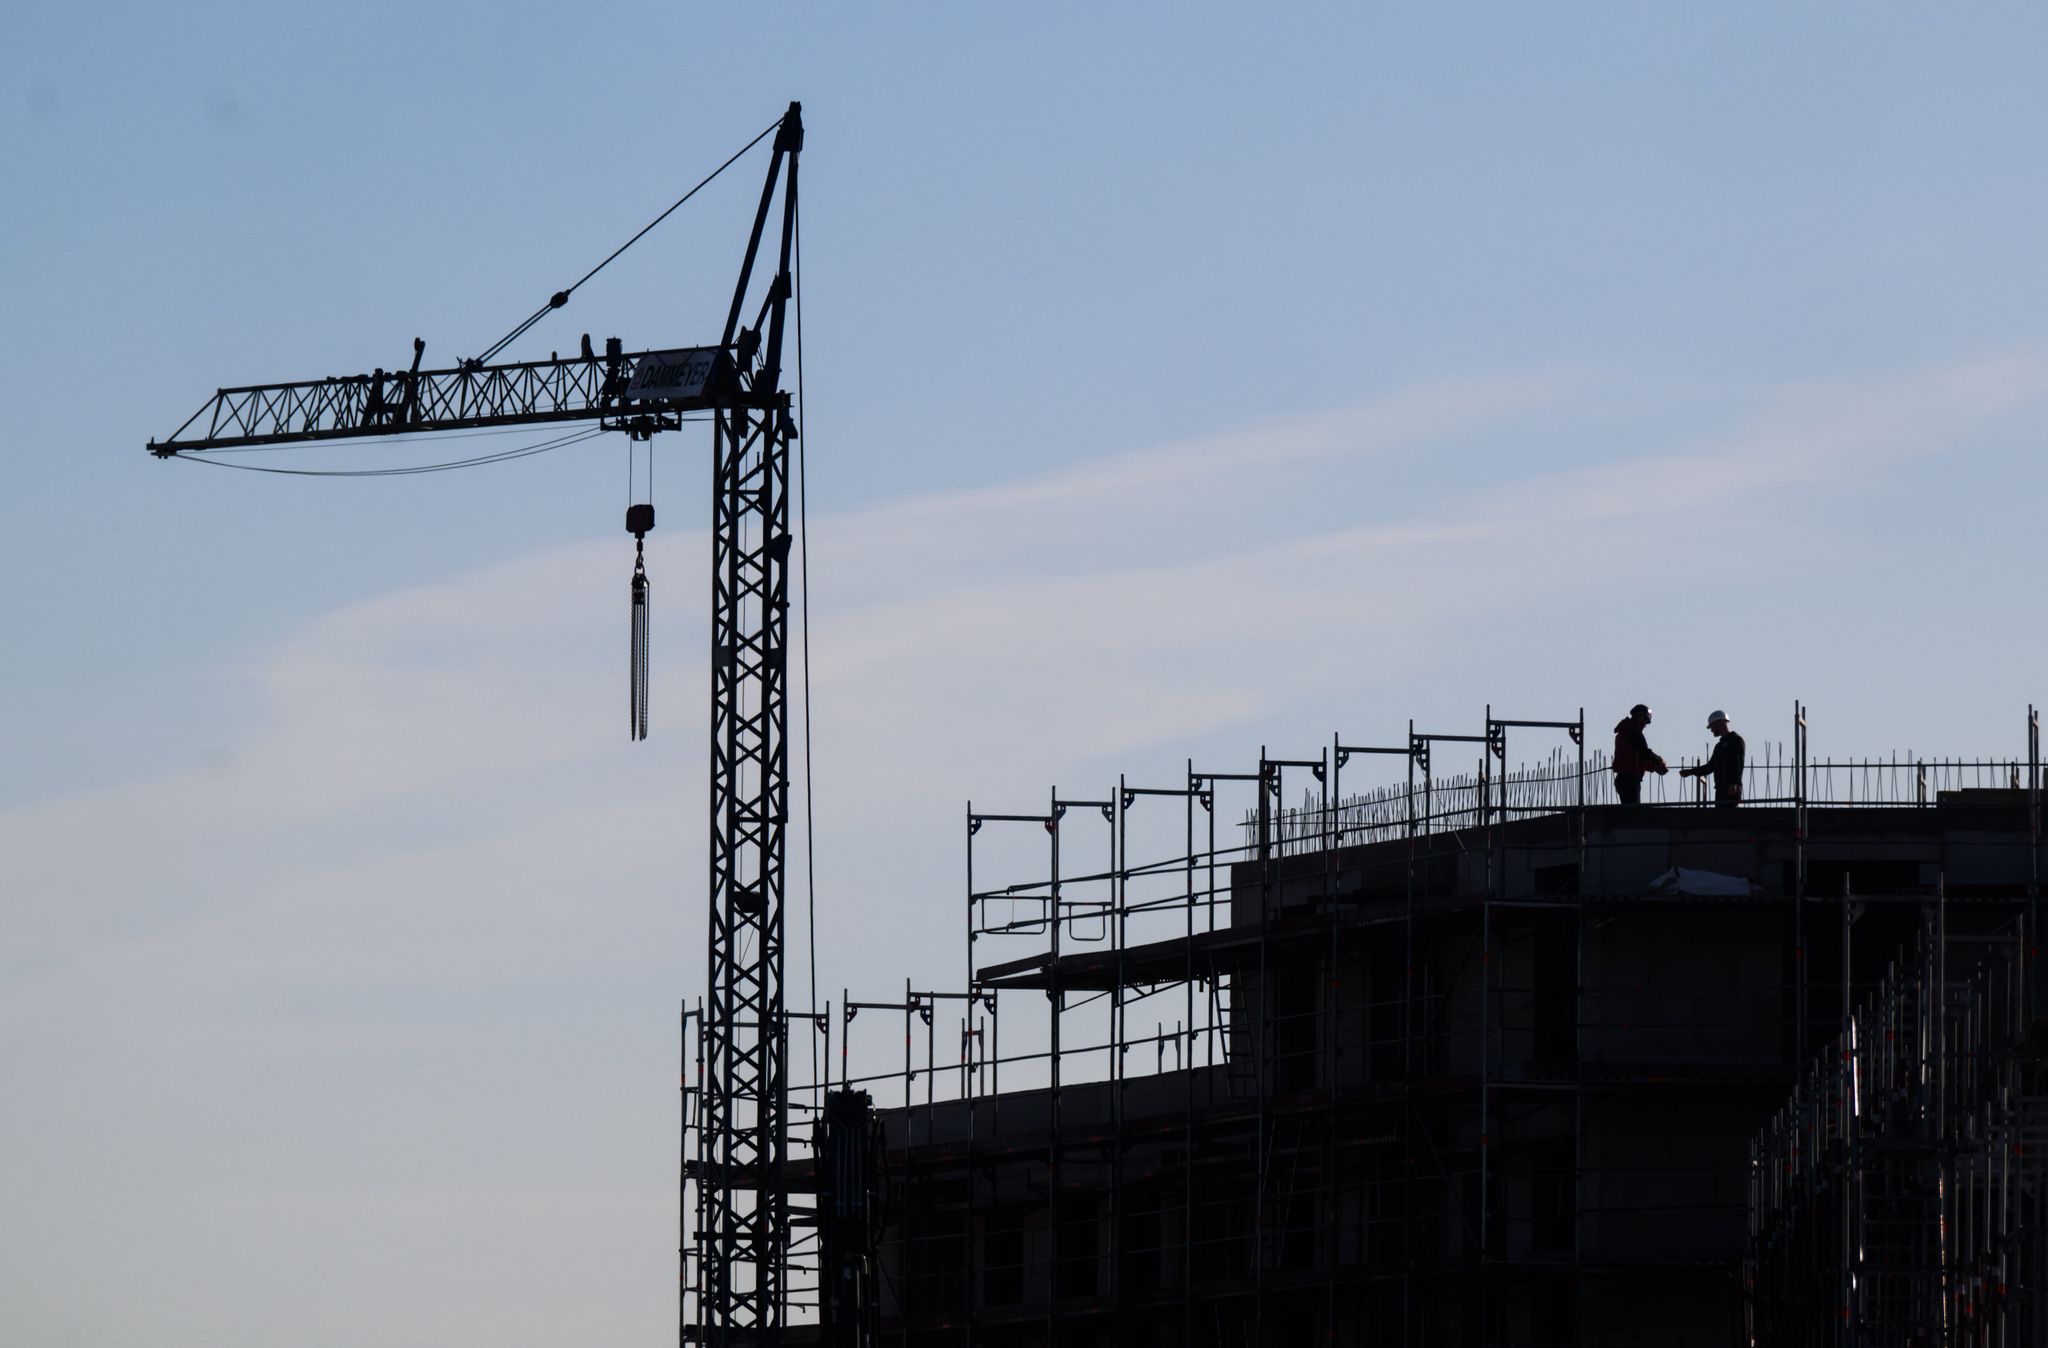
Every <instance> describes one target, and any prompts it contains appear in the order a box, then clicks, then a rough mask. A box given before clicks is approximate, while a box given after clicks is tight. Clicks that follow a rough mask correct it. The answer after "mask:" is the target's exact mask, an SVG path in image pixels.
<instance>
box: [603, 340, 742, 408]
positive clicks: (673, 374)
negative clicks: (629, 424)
mask: <svg viewBox="0 0 2048 1348" xmlns="http://www.w3.org/2000/svg"><path fill="white" fill-rule="evenodd" d="M721 354H722V352H721V351H720V349H719V348H718V347H715V346H697V347H691V348H689V349H688V350H685V351H650V352H648V353H647V354H646V355H644V356H642V357H640V359H639V361H638V362H636V363H635V364H634V366H633V377H632V378H631V379H630V380H628V381H627V383H626V401H627V402H629V403H630V402H665V401H667V400H669V399H673V398H700V397H702V396H703V395H704V392H705V390H706V389H707V388H709V387H710V384H711V375H712V372H713V371H714V370H716V369H717V368H718V357H719V356H720V355H721Z"/></svg>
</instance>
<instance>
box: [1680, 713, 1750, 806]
mask: <svg viewBox="0 0 2048 1348" xmlns="http://www.w3.org/2000/svg"><path fill="white" fill-rule="evenodd" d="M1707 729H1709V730H1711V731H1713V732H1714V752H1713V755H1712V757H1710V758H1708V759H1707V761H1706V762H1704V763H1702V764H1700V765H1699V766H1698V767H1692V768H1680V769H1679V770H1678V775H1679V776H1681V777H1705V776H1707V775H1708V774H1709V773H1711V774H1713V778H1714V805H1715V807H1716V808H1717V809H1723V810H1732V809H1734V808H1735V807H1736V806H1738V805H1740V804H1742V754H1743V747H1744V746H1743V743H1742V736H1740V735H1738V734H1736V733H1735V732H1734V731H1733V730H1730V729H1729V728H1728V713H1727V712H1725V711H1717V712H1715V713H1714V714H1713V715H1711V716H1709V717H1708V718H1707Z"/></svg>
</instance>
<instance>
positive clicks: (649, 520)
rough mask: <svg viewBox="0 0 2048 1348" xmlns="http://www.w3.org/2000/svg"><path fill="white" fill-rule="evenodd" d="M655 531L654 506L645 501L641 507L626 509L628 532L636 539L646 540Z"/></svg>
mask: <svg viewBox="0 0 2048 1348" xmlns="http://www.w3.org/2000/svg"><path fill="white" fill-rule="evenodd" d="M653 530H654V505H653V503H652V502H649V501H643V502H641V503H640V504H639V505H629V506H627V507H626V532H627V533H629V534H631V535H633V537H635V538H645V537H647V535H648V534H649V533H652V532H653Z"/></svg>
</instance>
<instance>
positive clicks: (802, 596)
mask: <svg viewBox="0 0 2048 1348" xmlns="http://www.w3.org/2000/svg"><path fill="white" fill-rule="evenodd" d="M793 174H794V171H792V177H791V182H792V183H794V182H795V178H794V176H793ZM789 210H790V216H791V221H790V234H791V236H792V242H793V246H794V248H795V257H794V259H793V262H792V265H791V268H790V270H791V271H792V272H794V273H795V274H794V275H793V276H791V277H790V287H789V288H790V298H791V300H793V301H794V302H795V305H796V432H797V433H796V538H797V590H796V604H797V608H796V611H797V621H798V624H799V627H800V630H801V634H802V636H803V643H804V663H803V709H804V921H805V923H806V924H807V926H808V928H809V934H810V940H809V946H810V949H809V964H810V976H811V1003H810V1005H811V1010H812V1012H813V1013H815V1012H816V1011H817V1009H818V861H817V855H818V853H817V830H816V828H815V827H814V825H813V822H812V812H811V773H812V764H813V762H814V761H815V760H814V759H813V758H812V756H811V530H810V496H811V493H810V488H809V486H808V485H807V484H806V483H805V481H804V441H805V440H806V439H808V438H809V436H810V433H811V423H810V422H809V421H808V420H807V419H806V418H805V416H804V229H803V212H802V210H801V209H800V207H799V205H798V203H797V202H795V201H791V202H790V204H789ZM818 1052H819V1046H818V1036H817V1035H815V1034H813V1035H812V1036H811V1055H812V1056H811V1080H812V1081H821V1080H822V1079H823V1074H822V1072H821V1070H820V1069H821V1068H824V1067H829V1066H830V1064H829V1063H820V1061H819V1060H818V1056H817V1055H818Z"/></svg>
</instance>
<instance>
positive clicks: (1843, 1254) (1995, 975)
mask: <svg viewBox="0 0 2048 1348" xmlns="http://www.w3.org/2000/svg"><path fill="white" fill-rule="evenodd" d="M1841 914H1842V917H1841V920H1842V923H1843V931H1844V936H1843V939H1844V942H1845V949H1846V948H1847V942H1848V941H1849V939H1850V936H1849V932H1850V930H1851V927H1852V924H1853V922H1854V921H1855V919H1856V915H1857V905H1856V904H1855V903H1854V902H1853V901H1851V902H1844V903H1843V905H1842V907H1841ZM2028 931H2029V928H2028V927H2027V926H2026V921H2025V919H2024V918H2020V919H2015V920H2014V921H2012V922H2011V923H2009V924H2007V925H2006V926H2005V927H2003V928H2001V929H1999V930H1996V931H1993V932H1988V933H1970V934H1959V933H1955V932H1952V931H1950V930H1949V928H1948V922H1947V913H1946V911H1945V905H1942V904H1939V903H1937V905H1936V906H1935V908H1934V910H1933V911H1932V912H1930V913H1929V914H1928V915H1927V918H1926V925H1925V926H1924V928H1923V929H1922V931H1921V932H1920V934H1919V936H1918V937H1917V939H1916V941H1915V943H1914V945H1913V947H1912V949H1911V950H1910V951H1908V952H1906V953H1905V954H1904V955H1902V957H1901V958H1900V959H1899V960H1898V961H1897V962H1896V963H1895V964H1893V965H1892V966H1891V967H1890V968H1889V969H1888V970H1887V971H1886V973H1885V976H1884V978H1883V979H1882V980H1881V981H1880V982H1879V983H1878V985H1877V987H1876V988H1875V989H1873V990H1872V991H1871V992H1870V993H1869V995H1868V996H1867V997H1865V998H1864V999H1863V1000H1862V1002H1861V1003H1860V1004H1859V1005H1858V1006H1857V1007H1856V1008H1855V1009H1854V1010H1853V1011H1852V1010H1850V1009H1849V1007H1848V1005H1847V1004H1846V1000H1845V1004H1844V1007H1843V1014H1842V1031H1841V1035H1840V1037H1839V1038H1838V1039H1837V1040H1836V1041H1835V1043H1834V1044H1833V1045H1832V1046H1830V1047H1829V1048H1828V1049H1827V1050H1826V1051H1824V1052H1822V1053H1820V1054H1817V1055H1816V1056H1815V1057H1814V1058H1813V1059H1812V1060H1811V1061H1810V1062H1809V1063H1808V1064H1807V1066H1806V1068H1805V1070H1804V1072H1803V1073H1802V1075H1801V1077H1800V1080H1799V1084H1798V1086H1797V1087H1796V1088H1795V1089H1794V1090H1793V1092H1792V1094H1791V1098H1790V1099H1789V1100H1788V1101H1787V1102H1786V1104H1785V1105H1784V1107H1783V1108H1782V1109H1781V1110H1779V1112H1778V1113H1777V1114H1776V1115H1775V1116H1774V1117H1773V1118H1772V1119H1771V1121H1770V1122H1769V1124H1767V1125H1766V1126H1765V1127H1764V1129H1763V1130H1762V1131H1761V1133H1759V1135H1758V1136H1757V1138H1756V1139H1755V1141H1754V1142H1753V1143H1752V1144H1751V1160H1750V1220H1749V1232H1748V1239H1747V1242H1746V1248H1745V1251H1744V1256H1745V1257H1744V1274H1745V1277H1744V1290H1745V1303H1746V1305H1745V1310H1746V1316H1747V1322H1748V1332H1749V1341H1750V1342H1751V1343H1758V1344H1777V1343H1785V1344H1802V1345H1816V1346H1819V1345H1826V1346H1827V1348H1835V1346H1836V1345H1840V1346H1841V1348H1893V1345H1898V1346H1899V1348H1906V1346H1908V1345H1920V1344H1942V1345H1956V1346H1957V1348H1993V1346H1994V1345H1995V1346H1996V1348H2006V1346H2007V1345H2025V1344H2037V1343H2041V1342H2043V1341H2044V1339H2048V1239H2044V1231H2043V1225H2042V1222H2043V1217H2044V1216H2048V1212H2044V1198H2048V1186H2044V1181H2048V1097H2044V1096H2043V1094H2042V1086H2043V1074H2042V1070H2041V1063H2042V1058H2043V1054H2044V1051H2048V1042H2044V1041H2043V1040H2042V1038H2041V1034H2040V1027H2039V1026H2038V1025H2037V1024H2035V1023H2033V1022H2031V1021H2030V1019H2029V1017H2028V1015H2027V1011H2026V1007H2027V1004H2028V1001H2029V996H2030V988H2029V982H2030V979H2029V973H2028V965H2029V963H2030V951H2029V948H2028V944H2027V942H2028V940H2029V936H2028Z"/></svg>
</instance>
